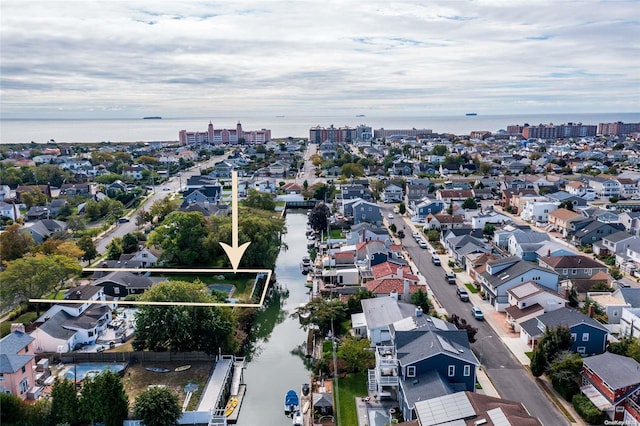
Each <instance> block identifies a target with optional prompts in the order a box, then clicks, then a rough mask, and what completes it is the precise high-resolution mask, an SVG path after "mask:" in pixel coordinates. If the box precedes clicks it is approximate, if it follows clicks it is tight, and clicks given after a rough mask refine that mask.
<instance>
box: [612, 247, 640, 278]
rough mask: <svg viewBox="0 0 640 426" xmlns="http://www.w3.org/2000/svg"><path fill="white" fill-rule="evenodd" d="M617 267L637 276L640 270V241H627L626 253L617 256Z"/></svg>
mask: <svg viewBox="0 0 640 426" xmlns="http://www.w3.org/2000/svg"><path fill="white" fill-rule="evenodd" d="M616 266H618V267H619V268H620V269H621V270H622V271H624V272H627V273H629V274H634V275H635V274H637V271H638V270H640V241H638V240H636V239H634V240H631V241H627V243H626V244H625V249H624V252H622V253H617V254H616Z"/></svg>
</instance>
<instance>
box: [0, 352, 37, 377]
mask: <svg viewBox="0 0 640 426" xmlns="http://www.w3.org/2000/svg"><path fill="white" fill-rule="evenodd" d="M34 356H35V355H33V354H29V355H17V354H4V353H3V354H0V373H2V374H11V373H15V372H16V371H18V370H19V369H21V368H22V367H24V366H25V365H26V364H27V363H28V362H29V361H31V360H32V359H33V358H34Z"/></svg>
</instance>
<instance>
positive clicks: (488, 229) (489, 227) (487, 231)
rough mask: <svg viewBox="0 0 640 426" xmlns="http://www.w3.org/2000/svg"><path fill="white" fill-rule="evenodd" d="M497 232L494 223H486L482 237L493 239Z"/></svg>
mask: <svg viewBox="0 0 640 426" xmlns="http://www.w3.org/2000/svg"><path fill="white" fill-rule="evenodd" d="M495 232H496V227H495V226H494V225H493V224H492V223H489V222H487V223H485V224H484V227H483V228H482V235H486V236H488V237H492V236H493V234H495Z"/></svg>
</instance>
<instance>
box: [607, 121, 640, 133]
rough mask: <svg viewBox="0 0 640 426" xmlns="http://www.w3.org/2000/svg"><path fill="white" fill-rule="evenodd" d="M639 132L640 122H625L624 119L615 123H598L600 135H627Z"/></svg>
mask: <svg viewBox="0 0 640 426" xmlns="http://www.w3.org/2000/svg"><path fill="white" fill-rule="evenodd" d="M637 132H640V123H623V122H622V121H617V122H615V123H600V124H598V134H599V135H609V136H614V135H615V136H626V135H630V134H632V133H637Z"/></svg>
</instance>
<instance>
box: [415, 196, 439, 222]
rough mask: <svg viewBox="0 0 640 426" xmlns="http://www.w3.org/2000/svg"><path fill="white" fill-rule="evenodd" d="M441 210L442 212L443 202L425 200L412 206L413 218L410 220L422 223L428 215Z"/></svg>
mask: <svg viewBox="0 0 640 426" xmlns="http://www.w3.org/2000/svg"><path fill="white" fill-rule="evenodd" d="M442 210H444V202H442V201H440V200H432V199H428V198H425V199H424V200H423V201H422V202H420V203H419V204H418V205H416V206H414V208H413V211H414V212H415V216H414V217H413V219H412V220H413V221H414V222H416V221H417V222H424V219H425V218H426V217H427V216H428V215H430V214H438V213H440V212H441V211H442Z"/></svg>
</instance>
